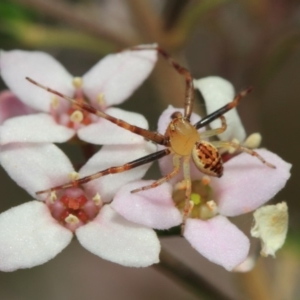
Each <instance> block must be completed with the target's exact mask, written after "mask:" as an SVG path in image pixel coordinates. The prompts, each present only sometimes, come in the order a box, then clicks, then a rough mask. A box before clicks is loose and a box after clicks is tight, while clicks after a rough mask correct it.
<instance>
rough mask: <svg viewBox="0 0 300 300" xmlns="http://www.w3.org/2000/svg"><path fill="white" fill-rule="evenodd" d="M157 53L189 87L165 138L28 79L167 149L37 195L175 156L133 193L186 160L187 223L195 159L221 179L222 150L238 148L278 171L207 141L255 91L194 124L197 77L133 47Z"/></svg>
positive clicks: (229, 144) (176, 169) (229, 145)
mask: <svg viewBox="0 0 300 300" xmlns="http://www.w3.org/2000/svg"><path fill="white" fill-rule="evenodd" d="M145 49H146V50H149V49H153V50H156V51H157V52H158V53H159V54H160V55H161V56H162V57H164V58H165V59H166V61H167V62H168V63H169V64H170V65H171V66H173V67H174V68H175V70H176V71H177V72H178V73H179V74H181V75H182V76H184V78H185V82H186V88H185V101H184V114H181V113H180V112H175V113H173V115H172V116H171V121H170V123H169V125H168V127H167V130H166V132H165V134H164V135H162V134H160V133H157V132H152V131H149V130H146V129H143V128H140V127H138V126H134V125H131V124H129V123H127V122H125V121H123V120H120V119H117V118H114V117H112V116H110V115H108V114H106V113H104V112H102V111H100V110H97V109H96V108H94V107H93V106H91V105H89V104H88V103H85V102H77V101H76V100H75V99H72V98H70V97H68V96H66V95H63V94H61V93H60V92H58V91H55V90H53V89H51V88H49V87H46V86H44V85H41V84H40V83H38V82H36V81H34V80H33V79H31V78H28V77H27V78H26V79H27V80H28V81H30V82H31V83H33V84H35V85H37V86H39V87H40V88H43V89H45V90H47V91H49V92H50V93H52V94H55V95H57V96H59V97H61V98H64V99H66V100H68V101H70V102H72V103H73V104H74V106H76V107H77V108H79V109H81V110H83V111H87V112H89V113H92V114H95V115H97V116H99V117H102V118H104V119H106V120H108V121H110V122H112V123H114V124H116V125H118V126H120V127H122V128H124V129H126V130H129V131H131V132H133V133H136V134H138V135H140V136H143V137H144V138H145V139H147V140H150V141H152V142H155V143H157V144H160V145H163V146H165V147H166V148H165V149H163V150H160V151H157V152H155V153H152V154H149V155H147V156H144V157H141V158H138V159H136V160H134V161H131V162H128V163H126V164H124V165H122V166H117V167H111V168H108V169H105V170H102V171H99V172H97V173H95V174H92V175H89V176H86V177H83V178H80V179H78V180H75V181H72V182H70V183H66V184H63V185H60V186H56V187H52V188H49V189H47V190H43V191H38V192H37V194H42V193H47V192H53V191H56V190H60V189H65V188H69V187H76V186H79V185H81V184H84V183H87V182H89V181H91V180H93V179H96V178H99V177H102V176H105V175H108V174H114V173H120V172H124V171H127V170H130V169H133V168H135V167H138V166H141V165H144V164H146V163H149V162H153V161H155V160H158V159H160V158H162V157H164V156H167V155H170V154H171V155H173V165H174V168H173V171H172V172H171V173H169V174H167V175H166V176H164V177H162V178H161V179H159V180H157V181H155V182H153V183H152V184H151V185H149V186H144V187H142V188H139V189H136V190H133V191H132V193H136V192H139V191H141V190H147V189H151V188H155V187H157V186H159V185H160V184H162V183H164V182H166V181H168V180H170V179H171V178H172V177H174V176H175V175H177V174H178V172H179V171H180V165H181V161H182V160H183V174H184V180H185V183H186V184H185V187H186V191H185V207H184V211H183V224H184V223H185V220H186V218H187V216H188V214H189V211H190V197H191V179H190V160H191V159H192V160H193V162H194V163H195V165H196V167H197V168H198V169H199V171H200V172H202V173H204V174H207V175H209V176H216V177H221V176H222V174H223V163H222V159H221V156H220V154H219V152H218V149H219V148H235V149H237V150H239V151H243V152H246V153H248V154H250V155H252V156H255V157H257V158H258V159H259V160H260V161H261V162H262V163H264V164H265V165H266V166H268V167H270V168H275V166H274V165H272V164H270V163H268V162H267V161H265V159H264V158H263V157H261V156H260V155H259V154H258V153H257V152H255V151H253V150H251V149H248V148H245V147H242V146H240V145H239V144H236V143H234V142H230V141H212V142H208V141H206V140H204V139H205V138H209V137H212V136H215V135H218V134H220V133H222V132H224V131H225V130H226V127H227V125H226V119H225V117H224V116H223V115H224V114H225V113H226V112H227V111H229V110H231V109H232V108H234V107H236V106H237V105H238V103H239V102H240V100H241V99H242V98H243V97H244V96H246V95H247V94H248V93H249V92H250V91H251V88H248V89H246V90H244V91H242V92H241V93H239V94H237V95H236V96H235V98H234V99H233V101H232V102H229V103H228V104H226V105H224V106H223V107H221V108H220V109H218V110H216V111H215V112H213V113H211V114H209V115H208V116H206V117H205V118H203V119H202V120H200V121H198V122H197V123H196V124H191V122H190V117H191V114H192V110H193V102H194V86H193V78H192V76H191V74H190V72H189V71H188V70H187V69H185V68H184V67H182V66H180V65H179V64H178V63H177V62H175V61H174V60H173V59H172V58H171V57H170V55H169V54H168V53H166V52H165V51H164V50H163V49H161V48H160V47H158V46H153V47H150V46H147V47H145V46H137V47H133V48H131V50H137V51H139V50H145ZM218 118H220V120H221V123H222V125H221V127H220V128H217V129H212V130H207V131H204V132H202V133H199V132H198V129H199V128H202V127H204V126H206V125H208V124H209V123H211V122H212V121H214V120H216V119H218Z"/></svg>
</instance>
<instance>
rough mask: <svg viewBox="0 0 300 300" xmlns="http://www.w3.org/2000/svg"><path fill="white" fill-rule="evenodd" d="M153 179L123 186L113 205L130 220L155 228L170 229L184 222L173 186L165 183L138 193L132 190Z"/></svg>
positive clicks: (149, 182) (147, 183)
mask: <svg viewBox="0 0 300 300" xmlns="http://www.w3.org/2000/svg"><path fill="white" fill-rule="evenodd" d="M152 182H153V180H148V181H145V180H139V181H135V182H132V183H129V184H127V185H125V186H123V187H122V188H121V189H120V190H119V191H118V192H117V194H116V196H115V197H114V200H113V202H112V203H111V206H112V208H113V209H115V210H116V211H117V212H118V213H119V214H120V215H122V216H123V217H124V218H126V219H127V220H129V221H132V222H135V223H138V224H142V225H145V226H147V227H150V228H155V229H169V228H171V227H173V226H177V225H179V224H180V223H181V222H182V217H181V214H180V212H179V210H178V209H177V208H176V207H175V205H174V202H173V199H172V186H171V185H170V184H168V183H164V184H162V185H160V186H158V187H156V188H152V189H149V190H146V191H141V192H137V193H131V191H132V190H134V189H137V188H140V187H143V186H147V185H149V184H151V183H152Z"/></svg>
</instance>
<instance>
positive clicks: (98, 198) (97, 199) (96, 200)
mask: <svg viewBox="0 0 300 300" xmlns="http://www.w3.org/2000/svg"><path fill="white" fill-rule="evenodd" d="M92 200H93V201H94V203H95V205H97V206H102V204H103V201H102V200H101V196H100V194H99V193H97V194H96V195H95V196H94V197H93V198H92Z"/></svg>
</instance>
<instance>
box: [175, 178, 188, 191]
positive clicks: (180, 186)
mask: <svg viewBox="0 0 300 300" xmlns="http://www.w3.org/2000/svg"><path fill="white" fill-rule="evenodd" d="M185 189H186V181H185V180H182V181H180V182H177V183H176V184H175V186H174V190H175V191H182V190H185Z"/></svg>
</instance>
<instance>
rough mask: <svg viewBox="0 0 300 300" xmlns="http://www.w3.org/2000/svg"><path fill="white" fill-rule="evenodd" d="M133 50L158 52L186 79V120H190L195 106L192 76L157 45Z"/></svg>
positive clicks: (132, 48)
mask: <svg viewBox="0 0 300 300" xmlns="http://www.w3.org/2000/svg"><path fill="white" fill-rule="evenodd" d="M130 49H131V50H156V51H157V53H159V54H160V55H161V56H162V57H163V58H164V59H165V60H166V61H167V62H168V63H169V64H170V65H171V66H172V67H173V68H174V69H175V70H176V71H177V72H178V73H179V74H180V75H182V76H184V78H185V101H184V118H185V119H186V120H190V117H191V114H192V112H193V104H194V83H193V77H192V74H191V73H190V72H189V71H188V70H187V69H186V68H184V67H183V66H181V65H180V64H179V63H177V62H176V61H175V60H174V59H173V58H172V57H171V56H170V54H168V53H167V52H166V51H165V50H164V49H162V48H160V47H159V46H157V45H155V44H154V45H152V46H151V45H141V46H135V47H131V48H130Z"/></svg>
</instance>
